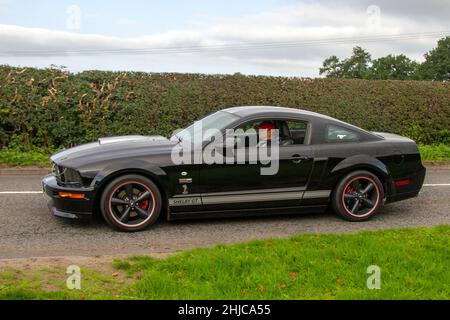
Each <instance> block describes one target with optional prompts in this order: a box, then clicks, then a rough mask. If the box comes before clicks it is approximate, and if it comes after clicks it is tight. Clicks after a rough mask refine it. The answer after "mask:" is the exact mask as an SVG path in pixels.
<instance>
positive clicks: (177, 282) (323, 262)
mask: <svg viewBox="0 0 450 320" xmlns="http://www.w3.org/2000/svg"><path fill="white" fill-rule="evenodd" d="M372 265H377V266H379V267H380V268H381V289H379V290H369V289H368V288H367V279H368V277H369V276H370V275H369V274H368V273H367V268H368V267H369V266H372ZM449 265H450V226H448V225H445V226H438V227H433V228H426V227H423V228H415V229H397V230H382V231H365V232H360V233H356V234H346V235H338V234H336V235H334V234H328V235H321V234H317V235H298V236H295V237H292V238H289V239H271V240H265V241H251V242H246V243H242V244H235V245H217V246H215V247H214V248H209V249H195V250H190V251H187V252H184V253H180V254H177V255H174V256H171V257H169V258H165V259H161V260H157V259H153V258H150V257H130V258H127V259H120V260H114V261H113V262H112V266H113V268H114V269H115V270H117V272H116V274H115V277H114V274H113V275H111V274H104V273H101V272H100V271H93V270H91V269H82V290H75V291H70V290H67V289H65V287H64V283H65V279H66V277H67V275H66V274H65V273H64V270H61V271H60V272H61V274H59V275H57V276H55V273H56V272H57V270H52V272H49V273H48V275H47V276H51V277H53V278H52V280H51V281H53V282H52V285H51V286H50V288H51V290H50V289H49V280H48V279H47V278H46V277H47V276H46V273H41V272H39V270H35V271H33V272H28V273H24V272H22V271H20V270H14V269H12V270H8V271H4V272H3V271H2V272H1V273H0V298H2V299H24V298H25V299H47V298H56V299H69V298H75V299H96V298H105V299H115V298H120V299H449V298H450V286H449V279H450V269H449V268H448V266H449ZM100 269H101V268H100ZM97 270H99V269H98V268H97ZM55 277H56V278H55Z"/></svg>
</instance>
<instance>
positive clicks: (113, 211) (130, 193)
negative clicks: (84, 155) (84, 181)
mask: <svg viewBox="0 0 450 320" xmlns="http://www.w3.org/2000/svg"><path fill="white" fill-rule="evenodd" d="M161 204H162V198H161V193H160V192H159V190H158V187H157V186H156V185H155V184H154V183H153V182H152V181H151V180H150V179H148V178H146V177H143V176H141V175H137V174H130V175H124V176H120V177H118V178H116V179H114V180H113V181H111V182H110V183H109V184H108V185H107V186H106V188H105V189H104V190H103V193H102V196H101V200H100V209H101V212H102V215H103V218H104V219H105V220H106V222H107V223H108V224H109V225H110V226H111V227H113V228H114V229H116V230H120V231H129V232H133V231H142V230H145V229H146V228H148V227H149V226H150V225H152V224H153V223H154V222H155V221H156V220H157V219H158V216H159V213H160V212H161Z"/></svg>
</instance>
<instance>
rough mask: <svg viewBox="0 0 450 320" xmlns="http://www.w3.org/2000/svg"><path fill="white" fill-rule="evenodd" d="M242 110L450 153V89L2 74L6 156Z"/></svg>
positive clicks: (230, 78)
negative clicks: (287, 113)
mask: <svg viewBox="0 0 450 320" xmlns="http://www.w3.org/2000/svg"><path fill="white" fill-rule="evenodd" d="M236 105H281V106H287V107H293V108H302V109H307V110H312V111H316V112H320V113H323V114H327V115H330V116H332V117H335V118H338V119H341V120H343V121H346V122H350V123H352V124H355V125H357V126H360V127H362V128H365V129H368V130H377V131H387V132H393V133H399V134H402V135H406V136H409V137H411V138H413V139H415V140H416V141H418V142H420V143H424V144H431V143H446V144H449V143H450V84H449V83H442V82H430V81H427V82H419V81H373V80H371V81H369V80H345V79H301V78H285V77H265V76H243V75H241V74H235V75H202V74H174V73H165V74H160V73H139V72H99V71H87V72H82V73H78V74H73V73H69V72H66V71H65V70H61V69H57V68H49V69H33V68H23V69H21V68H14V67H9V66H0V117H1V120H0V147H4V146H10V145H11V144H13V145H18V144H19V145H21V146H30V147H31V146H33V145H34V146H39V147H50V148H52V147H61V146H71V145H75V144H79V143H81V142H86V141H92V140H95V139H97V138H98V137H102V136H112V135H124V134H143V135H150V134H169V133H171V132H172V131H173V130H174V129H177V128H180V127H183V126H185V125H187V124H188V123H190V122H192V121H193V120H195V119H198V118H199V117H201V116H204V115H205V114H207V113H209V112H211V111H214V110H219V109H221V108H225V107H229V106H236Z"/></svg>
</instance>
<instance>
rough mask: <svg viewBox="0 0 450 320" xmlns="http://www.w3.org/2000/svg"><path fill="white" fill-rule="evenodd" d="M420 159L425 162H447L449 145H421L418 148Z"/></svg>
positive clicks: (449, 155)
mask: <svg viewBox="0 0 450 320" xmlns="http://www.w3.org/2000/svg"><path fill="white" fill-rule="evenodd" d="M419 150H420V154H421V155H422V159H423V160H426V161H449V160H450V145H446V144H437V145H421V146H419Z"/></svg>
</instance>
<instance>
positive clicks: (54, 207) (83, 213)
mask: <svg viewBox="0 0 450 320" xmlns="http://www.w3.org/2000/svg"><path fill="white" fill-rule="evenodd" d="M42 190H43V192H44V193H45V194H46V195H47V196H48V197H49V198H50V201H49V202H48V208H49V210H50V212H51V213H52V214H53V215H55V216H58V217H62V218H69V219H83V218H89V217H91V216H92V212H93V208H94V190H93V189H91V188H72V187H70V188H68V187H64V186H60V185H58V182H57V181H56V177H55V176H54V175H52V174H50V175H48V176H46V177H45V178H44V179H43V180H42ZM59 192H70V193H82V194H84V198H83V199H68V198H61V197H60V196H59Z"/></svg>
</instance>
